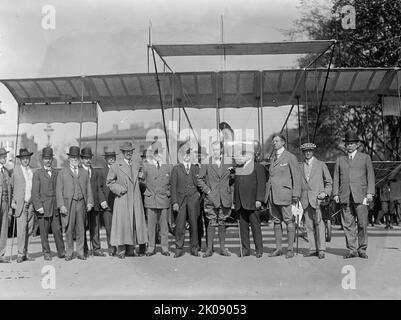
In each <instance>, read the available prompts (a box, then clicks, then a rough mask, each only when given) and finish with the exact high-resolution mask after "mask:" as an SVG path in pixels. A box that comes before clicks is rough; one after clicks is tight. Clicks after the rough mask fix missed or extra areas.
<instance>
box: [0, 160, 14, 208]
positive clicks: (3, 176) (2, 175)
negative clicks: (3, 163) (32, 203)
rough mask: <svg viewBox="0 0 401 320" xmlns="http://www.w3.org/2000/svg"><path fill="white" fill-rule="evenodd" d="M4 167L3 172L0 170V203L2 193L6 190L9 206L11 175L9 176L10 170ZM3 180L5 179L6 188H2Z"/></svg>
mask: <svg viewBox="0 0 401 320" xmlns="http://www.w3.org/2000/svg"><path fill="white" fill-rule="evenodd" d="M3 168H4V173H1V171H0V203H1V198H2V195H3V191H7V193H8V205H9V206H11V196H12V193H11V192H12V190H11V176H10V172H9V171H8V170H7V168H6V167H3ZM4 180H5V181H6V183H5V184H6V186H7V190H3V182H4Z"/></svg>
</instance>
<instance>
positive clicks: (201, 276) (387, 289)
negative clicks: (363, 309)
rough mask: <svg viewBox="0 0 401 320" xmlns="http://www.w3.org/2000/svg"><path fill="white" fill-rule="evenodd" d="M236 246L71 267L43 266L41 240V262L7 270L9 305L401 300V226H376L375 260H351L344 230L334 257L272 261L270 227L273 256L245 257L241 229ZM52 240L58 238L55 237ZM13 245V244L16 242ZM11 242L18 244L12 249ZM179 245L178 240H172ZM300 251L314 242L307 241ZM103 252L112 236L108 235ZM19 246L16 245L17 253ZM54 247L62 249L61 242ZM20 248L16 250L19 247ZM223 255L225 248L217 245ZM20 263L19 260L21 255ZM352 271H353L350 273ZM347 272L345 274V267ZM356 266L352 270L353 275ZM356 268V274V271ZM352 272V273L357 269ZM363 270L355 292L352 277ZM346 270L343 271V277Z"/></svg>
mask: <svg viewBox="0 0 401 320" xmlns="http://www.w3.org/2000/svg"><path fill="white" fill-rule="evenodd" d="M228 232H229V238H228V244H229V245H228V247H229V249H230V251H231V252H233V253H234V254H233V255H232V256H231V257H223V256H220V255H219V254H217V253H215V254H214V255H213V256H212V257H211V258H208V259H203V258H196V257H193V256H190V255H189V254H186V255H185V256H184V257H182V258H180V259H173V258H172V257H165V256H162V255H161V254H160V253H158V254H157V255H155V256H152V257H141V258H126V259H125V260H120V259H117V258H113V257H104V258H102V257H94V258H90V259H89V260H87V261H81V260H77V259H74V260H72V261H70V262H65V261H64V260H60V259H58V258H57V257H54V258H53V260H52V261H51V263H48V262H46V261H44V260H43V258H42V254H41V253H40V250H41V247H40V238H39V237H36V238H34V239H33V240H32V241H31V245H30V252H32V254H31V255H32V256H33V257H34V258H36V260H35V261H33V262H24V263H21V264H17V263H16V262H15V261H13V263H11V264H0V288H1V290H0V298H1V299H15V298H17V299H30V298H37V299H49V298H50V299H65V298H68V299H104V298H111V299H114V298H119V299H288V298H297V299H310V298H314V299H384V298H385V299H400V298H401V277H400V265H401V250H400V247H401V228H399V227H396V228H395V229H393V230H389V231H388V230H384V229H383V227H381V226H380V227H370V228H369V249H368V254H369V259H368V260H363V259H360V258H356V259H351V260H343V258H342V255H343V254H344V253H345V252H346V251H345V249H344V247H345V240H344V236H343V231H341V230H338V228H335V229H334V230H333V233H334V234H333V239H332V241H331V242H330V243H329V244H328V250H327V254H326V259H324V260H318V259H317V258H304V257H302V254H299V255H298V256H296V257H295V258H294V259H290V260H286V259H285V258H284V257H276V258H269V257H268V256H267V253H268V252H270V251H272V250H273V247H274V238H273V231H272V228H271V227H267V226H265V227H263V238H264V245H265V254H264V256H263V257H262V258H261V259H256V258H255V256H250V257H245V258H238V257H237V256H236V254H238V253H239V246H238V238H237V231H236V229H235V228H230V229H228ZM51 238H52V237H51ZM10 242H11V240H10ZM10 244H11V243H10ZM171 244H172V245H173V241H172V239H171ZM299 245H300V253H303V252H305V250H306V248H307V245H308V244H307V243H306V242H305V241H304V240H302V239H300V241H299ZM102 246H103V247H105V234H104V231H102ZM10 247H11V246H9V248H10ZM52 249H55V246H54V243H53V244H52ZM14 250H15V246H14ZM216 251H217V252H218V246H216ZM14 259H15V257H14ZM46 265H51V266H54V268H55V269H54V270H55V272H56V289H54V290H53V289H43V288H42V278H43V276H44V275H43V274H42V268H43V267H44V266H46ZM347 265H349V266H351V267H346V266H347ZM344 267H345V269H344ZM349 268H350V269H349ZM352 268H354V269H352ZM349 270H351V272H350V271H349ZM352 270H355V282H354V284H355V289H352V288H351V289H344V286H345V287H347V284H348V286H352V285H353V282H352V281H347V279H349V278H346V279H345V280H344V279H343V278H344V277H350V276H352V274H353V272H352ZM342 272H343V273H342Z"/></svg>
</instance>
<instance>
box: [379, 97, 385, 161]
mask: <svg viewBox="0 0 401 320" xmlns="http://www.w3.org/2000/svg"><path fill="white" fill-rule="evenodd" d="M379 101H380V106H381V120H382V134H383V141H384V161H386V159H387V156H386V155H387V152H386V146H387V139H386V135H385V132H384V125H385V123H384V115H383V96H382V95H380V96H379Z"/></svg>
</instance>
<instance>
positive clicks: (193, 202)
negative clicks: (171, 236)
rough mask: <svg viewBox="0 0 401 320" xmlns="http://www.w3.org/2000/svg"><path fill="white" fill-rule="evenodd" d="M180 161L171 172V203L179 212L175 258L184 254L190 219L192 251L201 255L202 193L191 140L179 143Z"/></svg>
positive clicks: (192, 253) (195, 254) (194, 254)
mask: <svg viewBox="0 0 401 320" xmlns="http://www.w3.org/2000/svg"><path fill="white" fill-rule="evenodd" d="M178 152H179V159H180V163H179V164H177V165H176V166H174V168H173V171H172V172H171V203H172V204H173V210H174V211H175V212H178V214H177V218H176V229H175V255H174V258H178V257H181V256H182V255H184V250H183V248H184V238H185V229H186V228H185V225H186V221H187V214H188V220H189V225H190V233H191V235H190V241H191V245H190V253H191V255H193V256H196V257H197V256H199V249H200V244H199V242H198V241H199V238H198V218H199V209H200V193H199V189H198V181H197V175H198V173H199V167H198V166H196V165H195V164H194V163H193V161H194V160H195V159H191V148H190V145H189V141H188V140H185V141H181V142H180V143H179V144H178Z"/></svg>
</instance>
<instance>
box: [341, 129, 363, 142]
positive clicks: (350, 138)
mask: <svg viewBox="0 0 401 320" xmlns="http://www.w3.org/2000/svg"><path fill="white" fill-rule="evenodd" d="M343 141H344V142H359V141H360V140H359V138H358V136H357V134H356V133H355V132H352V131H348V132H347V133H346V134H345V138H344V140H343Z"/></svg>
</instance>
